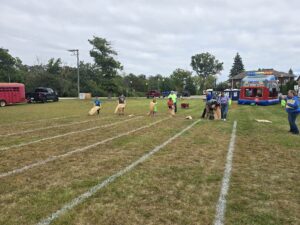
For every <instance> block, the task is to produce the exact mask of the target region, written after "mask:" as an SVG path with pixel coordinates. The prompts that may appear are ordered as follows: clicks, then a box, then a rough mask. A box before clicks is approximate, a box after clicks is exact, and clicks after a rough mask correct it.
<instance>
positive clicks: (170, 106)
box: [167, 97, 175, 116]
mask: <svg viewBox="0 0 300 225" xmlns="http://www.w3.org/2000/svg"><path fill="white" fill-rule="evenodd" d="M167 105H168V111H169V114H170V115H171V116H174V115H175V112H174V102H173V100H172V98H171V97H170V98H169V99H168V102H167Z"/></svg>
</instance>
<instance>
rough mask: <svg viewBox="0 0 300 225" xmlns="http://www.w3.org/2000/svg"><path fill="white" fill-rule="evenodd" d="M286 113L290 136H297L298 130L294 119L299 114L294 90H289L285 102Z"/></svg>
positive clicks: (299, 106) (298, 104) (299, 108)
mask: <svg viewBox="0 0 300 225" xmlns="http://www.w3.org/2000/svg"><path fill="white" fill-rule="evenodd" d="M285 109H286V112H287V113H288V121H289V124H290V130H289V132H291V133H292V134H298V135H299V129H298V127H297V124H296V119H297V116H298V114H299V113H300V102H299V99H298V96H297V93H296V92H295V91H294V90H289V92H288V96H287V101H286V108H285Z"/></svg>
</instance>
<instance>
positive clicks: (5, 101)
mask: <svg viewBox="0 0 300 225" xmlns="http://www.w3.org/2000/svg"><path fill="white" fill-rule="evenodd" d="M22 102H26V98H25V85H24V84H20V83H0V107H4V106H6V105H10V104H15V103H22Z"/></svg>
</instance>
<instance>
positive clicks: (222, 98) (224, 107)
mask: <svg viewBox="0 0 300 225" xmlns="http://www.w3.org/2000/svg"><path fill="white" fill-rule="evenodd" d="M219 103H220V105H221V120H224V121H226V119H227V112H228V105H229V97H228V96H225V94H224V91H222V92H221V96H220V97H219Z"/></svg>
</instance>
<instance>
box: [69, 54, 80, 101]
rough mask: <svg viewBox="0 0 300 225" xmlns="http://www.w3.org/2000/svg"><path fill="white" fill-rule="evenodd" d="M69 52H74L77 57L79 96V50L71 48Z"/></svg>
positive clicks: (78, 88) (78, 87)
mask: <svg viewBox="0 0 300 225" xmlns="http://www.w3.org/2000/svg"><path fill="white" fill-rule="evenodd" d="M68 51H69V52H72V53H73V54H74V55H76V57H77V90H78V98H79V94H80V78H79V50H78V49H69V50H68Z"/></svg>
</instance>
